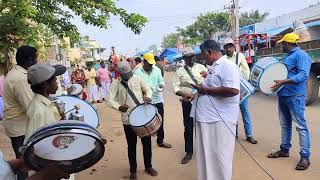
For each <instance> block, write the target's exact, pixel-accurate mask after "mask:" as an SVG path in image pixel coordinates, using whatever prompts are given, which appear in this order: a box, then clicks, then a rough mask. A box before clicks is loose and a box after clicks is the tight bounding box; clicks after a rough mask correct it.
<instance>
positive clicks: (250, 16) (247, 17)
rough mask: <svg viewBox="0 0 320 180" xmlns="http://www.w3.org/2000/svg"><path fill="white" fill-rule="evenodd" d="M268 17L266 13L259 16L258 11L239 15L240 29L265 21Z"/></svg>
mask: <svg viewBox="0 0 320 180" xmlns="http://www.w3.org/2000/svg"><path fill="white" fill-rule="evenodd" d="M267 16H269V13H268V12H264V13H263V14H261V13H260V12H259V10H258V9H256V10H252V11H251V12H244V13H241V18H240V27H243V26H247V25H251V24H255V23H257V22H261V21H263V20H265V19H266V18H267Z"/></svg>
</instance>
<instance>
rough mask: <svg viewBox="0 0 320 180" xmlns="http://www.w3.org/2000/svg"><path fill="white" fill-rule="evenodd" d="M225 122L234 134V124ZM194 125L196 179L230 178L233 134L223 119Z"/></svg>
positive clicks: (228, 179)
mask: <svg viewBox="0 0 320 180" xmlns="http://www.w3.org/2000/svg"><path fill="white" fill-rule="evenodd" d="M226 124H227V125H228V126H229V128H230V130H231V131H232V132H233V134H235V132H236V125H235V124H233V123H231V122H228V121H226ZM195 125H196V158H197V171H198V180H231V178H232V160H233V153H234V147H235V137H234V135H232V134H231V132H230V130H229V129H228V127H226V125H225V123H224V122H223V121H219V122H213V123H201V122H197V121H196V123H195Z"/></svg>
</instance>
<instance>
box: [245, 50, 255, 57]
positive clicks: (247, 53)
mask: <svg viewBox="0 0 320 180" xmlns="http://www.w3.org/2000/svg"><path fill="white" fill-rule="evenodd" d="M244 54H245V56H246V58H249V49H247V50H246V51H245V52H244ZM250 54H251V57H252V56H256V55H255V52H254V50H252V49H250Z"/></svg>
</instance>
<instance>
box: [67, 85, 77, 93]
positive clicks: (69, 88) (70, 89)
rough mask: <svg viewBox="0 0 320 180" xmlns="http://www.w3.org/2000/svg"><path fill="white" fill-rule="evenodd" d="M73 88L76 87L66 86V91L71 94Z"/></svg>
mask: <svg viewBox="0 0 320 180" xmlns="http://www.w3.org/2000/svg"><path fill="white" fill-rule="evenodd" d="M74 90H76V87H75V86H74V85H72V86H70V87H67V93H68V94H71V93H72V92H73V91H74Z"/></svg>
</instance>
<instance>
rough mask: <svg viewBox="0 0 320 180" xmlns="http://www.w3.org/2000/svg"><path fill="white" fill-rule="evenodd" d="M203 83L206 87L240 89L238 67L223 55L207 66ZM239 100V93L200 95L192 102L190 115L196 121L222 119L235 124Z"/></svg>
mask: <svg viewBox="0 0 320 180" xmlns="http://www.w3.org/2000/svg"><path fill="white" fill-rule="evenodd" d="M203 84H204V85H205V86H208V87H228V88H234V89H238V90H240V72H239V68H238V67H237V66H236V65H235V64H234V63H232V62H230V61H228V60H227V59H226V57H225V56H223V57H221V58H220V59H219V60H217V61H216V62H215V63H213V65H212V66H210V67H209V71H208V76H207V78H206V79H205V81H204V83H203ZM239 100H240V94H238V95H236V96H233V97H221V96H210V95H200V96H199V97H198V98H197V99H196V100H195V103H193V106H192V111H191V116H192V117H193V118H195V120H196V121H198V122H204V123H212V122H217V121H222V120H223V121H229V122H232V123H234V124H236V123H237V120H238V114H239ZM220 116H221V117H220Z"/></svg>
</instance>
